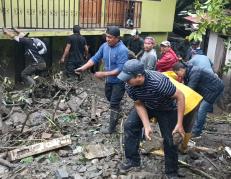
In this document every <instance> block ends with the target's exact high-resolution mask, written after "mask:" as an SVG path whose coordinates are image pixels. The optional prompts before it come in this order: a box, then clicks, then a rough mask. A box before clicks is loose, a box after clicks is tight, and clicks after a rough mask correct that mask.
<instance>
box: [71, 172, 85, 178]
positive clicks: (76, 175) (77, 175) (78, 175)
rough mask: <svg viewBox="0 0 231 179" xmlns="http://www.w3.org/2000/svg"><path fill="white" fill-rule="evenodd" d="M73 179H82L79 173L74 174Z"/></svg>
mask: <svg viewBox="0 0 231 179" xmlns="http://www.w3.org/2000/svg"><path fill="white" fill-rule="evenodd" d="M73 178H74V179H83V177H82V176H81V175H80V174H79V173H75V174H74V176H73Z"/></svg>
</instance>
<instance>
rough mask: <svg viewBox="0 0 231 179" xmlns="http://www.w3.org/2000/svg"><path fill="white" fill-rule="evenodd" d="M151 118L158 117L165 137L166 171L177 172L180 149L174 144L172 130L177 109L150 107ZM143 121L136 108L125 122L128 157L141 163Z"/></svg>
mask: <svg viewBox="0 0 231 179" xmlns="http://www.w3.org/2000/svg"><path fill="white" fill-rule="evenodd" d="M147 112H148V116H149V118H152V117H156V118H157V121H158V124H159V127H160V131H161V135H162V137H163V138H164V153H165V156H164V157H165V173H166V174H176V173H177V170H178V153H177V152H178V149H177V146H176V145H174V144H173V139H172V131H173V129H174V128H175V126H176V123H177V111H176V110H171V111H155V110H153V109H148V108H147ZM142 128H143V123H142V121H141V119H140V117H139V115H138V114H137V112H136V109H135V108H134V109H133V110H132V111H131V112H130V114H129V116H128V119H127V120H126V121H125V124H124V146H125V156H126V159H127V160H129V161H131V162H132V163H134V164H140V155H139V144H140V140H141V136H142Z"/></svg>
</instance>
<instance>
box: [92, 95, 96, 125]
mask: <svg viewBox="0 0 231 179" xmlns="http://www.w3.org/2000/svg"><path fill="white" fill-rule="evenodd" d="M95 103H96V102H95V95H92V96H91V120H93V121H95V118H96V114H95V113H96V106H95Z"/></svg>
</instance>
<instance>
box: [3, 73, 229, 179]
mask: <svg viewBox="0 0 231 179" xmlns="http://www.w3.org/2000/svg"><path fill="white" fill-rule="evenodd" d="M39 84H40V85H38V86H37V87H36V88H35V89H34V90H32V91H31V90H25V89H22V90H12V91H10V92H5V91H4V102H5V105H6V107H7V109H8V111H9V112H8V114H4V115H3V114H2V119H4V120H3V124H2V126H3V127H2V126H1V133H0V139H1V142H0V159H1V158H2V159H3V160H4V161H9V153H10V151H12V150H14V149H18V148H20V147H22V146H30V145H33V144H37V143H40V142H45V141H49V140H52V139H54V138H59V137H62V136H66V135H70V138H71V144H69V145H67V146H65V147H62V148H57V149H54V150H49V151H46V152H44V153H39V154H36V155H33V156H28V157H26V158H23V159H18V160H13V161H10V164H12V165H13V166H11V165H10V166H9V165H8V166H7V165H6V164H4V163H1V160H0V178H3V179H5V178H12V179H14V178H15V179H16V178H17V179H34V178H36V179H37V178H38V179H43V178H44V179H49V178H75V179H81V178H83V179H91V178H93V179H103V178H105V179H107V178H114V179H152V178H153V179H155V178H157V179H159V178H164V177H163V176H164V175H163V172H164V160H163V157H162V156H161V155H157V154H154V153H153V152H151V153H144V152H143V150H141V153H142V155H141V156H142V168H141V170H140V171H133V172H129V173H127V174H123V175H122V174H120V173H119V171H118V165H119V164H120V163H121V161H123V160H124V154H123V150H122V149H123V131H122V129H123V127H122V125H121V124H119V125H118V126H117V133H116V134H112V135H104V134H102V132H101V129H102V128H104V127H106V126H107V124H108V118H109V109H108V105H109V104H108V102H107V101H106V99H105V97H104V81H103V80H98V79H95V78H94V77H93V76H92V75H90V74H85V75H84V76H83V79H82V81H77V80H73V79H72V80H66V81H62V78H61V77H60V75H56V76H54V77H53V80H52V82H49V83H48V82H44V81H42V80H41V81H40V83H39ZM132 106H133V103H132V101H131V99H129V97H128V96H127V95H125V97H124V100H123V101H122V109H123V113H122V114H123V117H122V118H121V119H120V123H121V122H122V123H123V121H124V120H126V117H127V115H128V113H129V111H130V110H131V108H132ZM25 121H26V122H25ZM155 128H158V127H157V126H155ZM22 129H23V130H22ZM230 131H231V115H230V114H229V113H225V112H223V111H220V110H219V109H217V108H216V109H215V111H214V113H213V114H209V117H208V120H207V123H206V126H205V130H204V133H203V135H202V137H201V138H199V139H194V140H191V141H190V147H189V151H188V153H187V154H185V155H182V154H179V163H180V164H179V166H180V170H181V172H183V173H185V175H186V177H185V178H186V179H192V178H193V179H194V178H195V179H200V178H211V179H213V178H214V179H215V178H216V179H229V178H231V156H230V154H228V152H227V148H225V147H230V148H231V132H230ZM34 150H36V149H34ZM90 155H91V156H92V155H93V156H92V157H89V156H90Z"/></svg>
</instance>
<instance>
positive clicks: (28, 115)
mask: <svg viewBox="0 0 231 179" xmlns="http://www.w3.org/2000/svg"><path fill="white" fill-rule="evenodd" d="M38 110H39V109H34V110H32V111H30V112H29V113H27V115H26V119H25V121H24V123H23V125H22V129H21V133H22V132H23V129H24V127H25V125H26V122H27V121H28V119H29V117H30V115H31V114H32V113H34V112H36V111H38Z"/></svg>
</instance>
